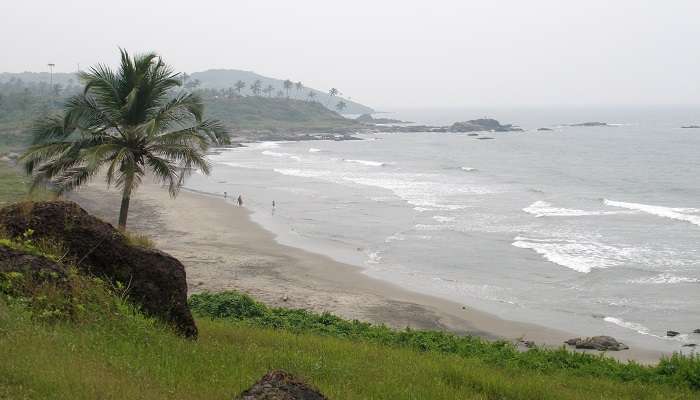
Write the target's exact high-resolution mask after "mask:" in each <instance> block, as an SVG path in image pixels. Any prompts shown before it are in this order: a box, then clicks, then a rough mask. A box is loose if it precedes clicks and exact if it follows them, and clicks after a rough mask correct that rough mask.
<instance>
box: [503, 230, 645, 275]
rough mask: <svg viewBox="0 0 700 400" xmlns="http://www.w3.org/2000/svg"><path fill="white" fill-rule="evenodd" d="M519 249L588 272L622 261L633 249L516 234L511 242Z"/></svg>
mask: <svg viewBox="0 0 700 400" xmlns="http://www.w3.org/2000/svg"><path fill="white" fill-rule="evenodd" d="M512 244H513V246H515V247H519V248H521V249H530V250H533V251H535V252H536V253H537V254H540V255H541V256H542V257H544V258H545V259H546V260H547V261H550V262H553V263H555V264H558V265H561V266H563V267H567V268H571V269H573V270H574V271H578V272H583V273H589V272H591V270H593V269H596V268H610V267H614V266H616V265H620V264H622V263H624V262H625V261H626V260H628V258H629V257H630V253H633V252H634V250H635V249H628V248H618V247H614V246H610V245H606V244H602V243H598V242H594V241H575V240H567V239H533V238H527V237H522V236H518V237H516V238H515V241H514V242H513V243H512Z"/></svg>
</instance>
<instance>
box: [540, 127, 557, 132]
mask: <svg viewBox="0 0 700 400" xmlns="http://www.w3.org/2000/svg"><path fill="white" fill-rule="evenodd" d="M552 130H553V129H552V128H537V131H539V132H550V131H552Z"/></svg>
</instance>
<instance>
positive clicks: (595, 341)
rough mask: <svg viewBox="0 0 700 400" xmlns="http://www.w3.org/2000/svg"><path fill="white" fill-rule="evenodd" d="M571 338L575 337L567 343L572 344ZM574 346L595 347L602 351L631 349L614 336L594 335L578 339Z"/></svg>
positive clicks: (579, 347) (594, 348) (581, 347)
mask: <svg viewBox="0 0 700 400" xmlns="http://www.w3.org/2000/svg"><path fill="white" fill-rule="evenodd" d="M571 340H573V339H570V340H567V341H566V343H567V344H570V343H569V342H570V341H571ZM573 346H576V348H577V349H593V350H600V351H606V350H611V351H620V350H627V349H629V347H627V345H625V344H624V343H621V342H618V341H617V340H616V339H615V338H614V337H612V336H593V337H589V338H586V339H580V340H578V341H576V342H575V344H573Z"/></svg>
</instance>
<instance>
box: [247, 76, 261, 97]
mask: <svg viewBox="0 0 700 400" xmlns="http://www.w3.org/2000/svg"><path fill="white" fill-rule="evenodd" d="M250 91H251V92H253V95H254V96H258V95H260V92H261V91H262V82H261V81H260V79H257V80H256V81H255V82H253V84H252V85H250Z"/></svg>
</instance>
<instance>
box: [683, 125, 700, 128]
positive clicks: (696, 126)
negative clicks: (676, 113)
mask: <svg viewBox="0 0 700 400" xmlns="http://www.w3.org/2000/svg"><path fill="white" fill-rule="evenodd" d="M681 128H683V129H700V125H684V126H681Z"/></svg>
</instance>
